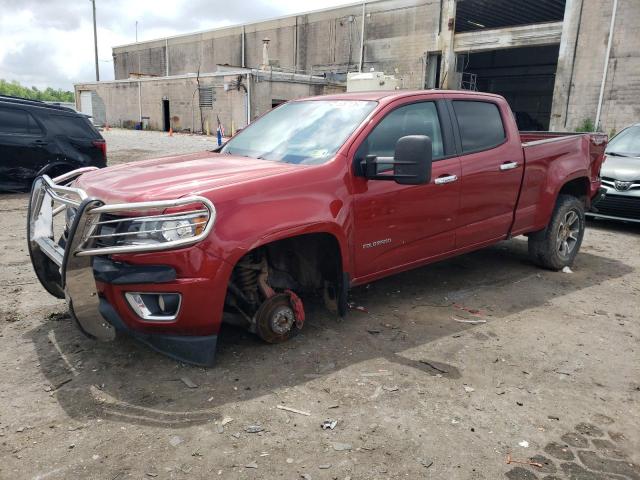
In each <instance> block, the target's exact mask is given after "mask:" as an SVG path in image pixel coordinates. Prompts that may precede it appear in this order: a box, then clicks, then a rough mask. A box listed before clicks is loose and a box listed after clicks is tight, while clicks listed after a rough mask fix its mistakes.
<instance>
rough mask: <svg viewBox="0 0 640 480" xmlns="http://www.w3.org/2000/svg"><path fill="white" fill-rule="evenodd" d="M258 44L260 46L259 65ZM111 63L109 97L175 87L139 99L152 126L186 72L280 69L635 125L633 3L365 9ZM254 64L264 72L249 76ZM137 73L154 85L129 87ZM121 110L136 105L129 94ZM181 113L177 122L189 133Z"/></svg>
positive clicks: (398, 4) (218, 33)
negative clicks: (465, 93)
mask: <svg viewBox="0 0 640 480" xmlns="http://www.w3.org/2000/svg"><path fill="white" fill-rule="evenodd" d="M614 10H615V11H614ZM264 38H269V39H270V44H269V59H268V61H267V62H264V59H263V58H262V57H263V53H264V52H263V49H264V46H263V42H262V40H263V39H264ZM113 59H114V69H115V78H116V81H115V82H113V84H114V85H116V87H108V88H109V89H110V91H113V90H117V89H118V88H123V87H117V86H118V85H125V84H128V85H134V87H133V90H134V94H135V89H136V87H135V86H136V85H143V87H142V88H143V92H144V90H146V86H147V84H148V85H151V83H152V82H156V83H160V84H163V83H164V84H166V86H167V87H168V86H169V84H172V85H175V87H176V90H180V88H182V89H183V90H184V91H182V92H181V93H178V92H177V91H175V93H173V92H174V91H173V90H171V92H169V91H168V90H166V89H165V90H162V89H158V90H157V91H156V93H155V94H154V96H150V97H149V100H148V102H149V103H148V107H147V106H146V105H145V108H143V109H142V110H144V111H143V113H144V115H141V116H146V115H148V116H150V120H149V123H150V125H153V126H154V127H156V128H157V127H158V126H159V125H158V121H156V120H155V119H156V118H157V115H158V114H159V113H158V112H160V111H161V108H162V102H163V101H164V100H163V98H164V97H165V96H166V97H168V98H167V99H168V100H169V102H171V105H173V104H174V103H176V102H183V103H184V102H187V103H188V101H189V99H188V97H189V95H191V94H192V92H193V76H194V75H195V73H194V72H198V71H199V72H216V68H217V67H216V66H217V65H237V66H239V67H240V70H239V72H240V71H241V72H245V70H244V69H247V68H252V70H251V72H255V77H254V74H253V73H252V74H251V75H249V77H250V78H255V79H256V81H258V80H257V79H259V78H265V76H266V75H275V76H278V75H286V74H285V73H283V72H290V73H288V74H289V75H293V77H292V81H293V79H294V78H297V79H298V80H299V81H300V82H303V84H305V85H306V86H307V87H310V86H311V85H313V87H314V88H315V89H316V90H317V91H321V92H324V91H327V90H329V89H333V90H335V89H337V88H339V87H338V86H337V85H336V84H335V82H338V83H341V82H344V81H345V79H346V76H347V74H348V73H349V72H355V71H369V70H370V69H371V68H373V69H375V70H377V71H383V72H385V73H386V74H391V75H394V76H395V77H396V78H397V79H398V82H399V84H400V88H435V87H440V88H467V89H476V90H483V91H489V92H494V93H498V94H501V95H504V96H505V97H506V98H507V100H508V101H509V102H510V104H511V106H512V108H513V110H514V112H516V116H517V118H518V121H519V124H520V127H521V128H522V129H547V128H550V129H552V130H575V129H576V128H578V127H580V126H581V125H583V124H585V123H592V124H595V123H596V121H599V128H600V129H601V130H603V131H606V132H609V131H611V130H619V129H621V128H623V127H624V126H626V125H628V124H630V123H632V122H637V121H638V120H639V119H640V100H639V98H640V2H639V1H638V0H599V1H596V0H534V1H531V0H372V1H367V2H364V3H356V4H352V5H347V6H344V7H339V8H332V9H327V10H322V11H316V12H309V13H305V14H299V15H293V16H288V17H283V18H277V19H272V20H266V21H262V22H255V23H250V24H246V25H239V26H234V27H226V28H220V29H215V30H210V31H205V32H199V33H193V34H187V35H180V36H177V37H171V38H163V39H158V40H152V41H145V42H139V43H135V44H131V45H124V46H119V47H115V48H114V49H113ZM265 63H267V64H268V65H265ZM259 65H262V66H263V70H256V69H255V68H256V67H258V66H259ZM265 68H266V70H264V69H265ZM269 70H272V71H273V73H267V72H268V71H269ZM605 72H606V73H605ZM222 73H224V72H222ZM222 73H207V74H206V75H208V76H209V77H207V78H217V79H218V80H217V81H218V83H217V84H216V85H217V89H216V92H218V90H220V89H221V88H223V87H224V85H225V84H226V83H229V82H227V81H226V80H225V78H226V76H225V75H222ZM238 74H239V75H243V74H244V73H238ZM298 75H302V76H298ZM138 76H155V77H157V78H155V79H154V80H144V81H142V80H141V81H140V82H136V81H135V80H132V77H138ZM304 76H306V77H304ZM203 77H205V75H202V74H201V78H203ZM249 77H248V78H249ZM305 78H306V79H308V80H304V79H305ZM210 81H213V80H210ZM147 82H149V83H147ZM172 82H176V83H175V84H174V83H172ZM305 82H306V83H305ZM258 83H259V82H258ZM180 85H183V87H180ZM274 85H276V84H275V83H274ZM293 85H296V83H295V82H294V83H291V84H288V88H281V89H280V90H279V91H278V92H275V90H274V87H269V88H271V91H270V92H267V91H265V90H263V91H261V92H260V93H259V94H258V91H257V90H258V88H256V89H254V91H253V94H252V95H251V97H250V101H251V105H252V108H253V106H256V111H255V112H250V117H249V118H253V117H255V115H256V114H259V113H262V112H263V111H264V108H268V106H269V104H270V103H276V100H279V99H280V100H286V99H289V98H296V97H297V96H298V95H299V94H301V93H302V94H304V93H303V90H305V88H306V87H301V86H300V85H302V84H300V85H298V86H297V87H294V86H293ZM320 85H322V86H320ZM100 88H101V87H100V85H98V86H96V85H95V84H83V85H78V86H76V92H77V93H78V95H77V98H78V99H80V98H81V96H82V95H83V92H89V93H84V95H85V99H86V102H85V103H87V102H88V103H92V104H93V103H95V101H96V100H97V101H98V103H99V102H100V101H103V102H104V100H105V98H104V96H105V95H106V96H107V97H108V95H109V94H107V93H106V92H103V93H100ZM150 88H151V87H150ZM275 88H280V87H275ZM161 90H162V91H161ZM294 90H295V91H294ZM92 91H93V92H94V93H91V92H92ZM220 91H222V90H220ZM285 91H286V93H288V94H287V95H285ZM163 92H165V93H163ZM143 95H144V93H143ZM158 95H160V96H158ZM263 95H264V97H263ZM274 95H276V96H274ZM174 96H175V97H176V98H175V99H174V98H173V97H174ZM95 97H97V98H95ZM127 98H129V97H127ZM146 98H147V97H146V96H145V97H144V100H143V102H142V103H143V104H146V102H147V100H146ZM216 98H220V95H216ZM178 99H179V100H178ZM131 101H133V102H134V103H133V104H134V105H136V103H135V102H136V101H137V100H136V98H135V95H134V97H133V98H132V99H131ZM78 102H79V103H80V100H78ZM127 102H129V100H127ZM88 103H87V104H88ZM107 103H108V105H109V106H108V107H107V108H106V117H107V118H111V117H113V118H119V117H121V116H122V115H120V114H112V113H111V110H112V109H113V108H118V107H116V106H115V105H116V104H119V103H122V102H119V101H118V100H117V99H116V100H109V101H108V102H107ZM112 105H113V106H112ZM258 105H259V106H258ZM78 106H79V107H81V105H80V104H79V105H78ZM185 106H187V105H186V104H185ZM98 107H99V106H98ZM171 108H172V110H171V111H172V112H173V111H174V108H173V106H172V107H171ZM234 108H235V109H236V110H237V108H239V107H237V106H234ZM98 110H99V108H98ZM219 110H220V113H221V118H222V115H225V121H227V115H228V116H229V118H231V117H233V118H235V117H234V115H236V113H234V112H235V110H233V112H228V113H223V112H222V109H219ZM184 115H185V114H182V116H181V125H184V126H186V127H187V128H189V127H191V126H193V128H195V129H197V128H198V125H197V124H194V125H190V124H188V123H187V122H186V121H185V120H184V119H183V117H184ZM187 116H188V115H187ZM252 116H253V117H252ZM234 122H235V120H234ZM225 127H227V125H226V124H225ZM227 128H228V127H227Z"/></svg>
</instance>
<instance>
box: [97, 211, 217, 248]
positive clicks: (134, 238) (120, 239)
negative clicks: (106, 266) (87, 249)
mask: <svg viewBox="0 0 640 480" xmlns="http://www.w3.org/2000/svg"><path fill="white" fill-rule="evenodd" d="M208 222H209V214H208V212H207V211H206V210H204V211H203V210H199V211H196V212H187V213H178V214H164V215H157V216H146V217H133V218H123V217H119V218H109V217H107V218H104V219H101V221H100V222H98V231H97V232H96V234H95V235H93V238H95V239H96V241H97V242H98V246H99V247H115V246H125V245H149V244H157V243H166V242H175V241H179V240H185V239H189V238H192V237H196V236H198V235H200V234H201V233H202V232H203V231H204V229H205V227H206V225H207V223H208Z"/></svg>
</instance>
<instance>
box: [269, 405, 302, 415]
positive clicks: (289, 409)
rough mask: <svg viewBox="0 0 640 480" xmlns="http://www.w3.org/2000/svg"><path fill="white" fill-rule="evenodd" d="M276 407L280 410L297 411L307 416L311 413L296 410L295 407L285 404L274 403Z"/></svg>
mask: <svg viewBox="0 0 640 480" xmlns="http://www.w3.org/2000/svg"><path fill="white" fill-rule="evenodd" d="M276 408H278V409H280V410H285V411H287V412H293V413H298V414H300V415H305V416H307V417H308V416H310V415H311V414H310V413H309V412H305V411H303V410H298V409H297V408H291V407H287V406H286V405H276Z"/></svg>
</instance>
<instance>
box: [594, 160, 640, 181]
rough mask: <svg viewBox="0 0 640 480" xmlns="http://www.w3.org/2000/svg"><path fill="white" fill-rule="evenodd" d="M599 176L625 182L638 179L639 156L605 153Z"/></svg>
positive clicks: (639, 176) (639, 174)
mask: <svg viewBox="0 0 640 480" xmlns="http://www.w3.org/2000/svg"><path fill="white" fill-rule="evenodd" d="M600 176H601V177H608V178H613V179H614V180H622V181H625V182H629V181H633V180H640V158H639V157H616V156H614V155H606V157H605V160H604V164H603V165H602V169H601V170H600Z"/></svg>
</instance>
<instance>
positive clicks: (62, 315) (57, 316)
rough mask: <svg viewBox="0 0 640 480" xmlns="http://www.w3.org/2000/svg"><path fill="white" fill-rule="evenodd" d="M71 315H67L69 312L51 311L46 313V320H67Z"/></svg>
mask: <svg viewBox="0 0 640 480" xmlns="http://www.w3.org/2000/svg"><path fill="white" fill-rule="evenodd" d="M70 318H71V317H70V316H69V312H51V313H50V314H49V315H47V320H49V321H51V322H59V321H61V320H68V319H70Z"/></svg>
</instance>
